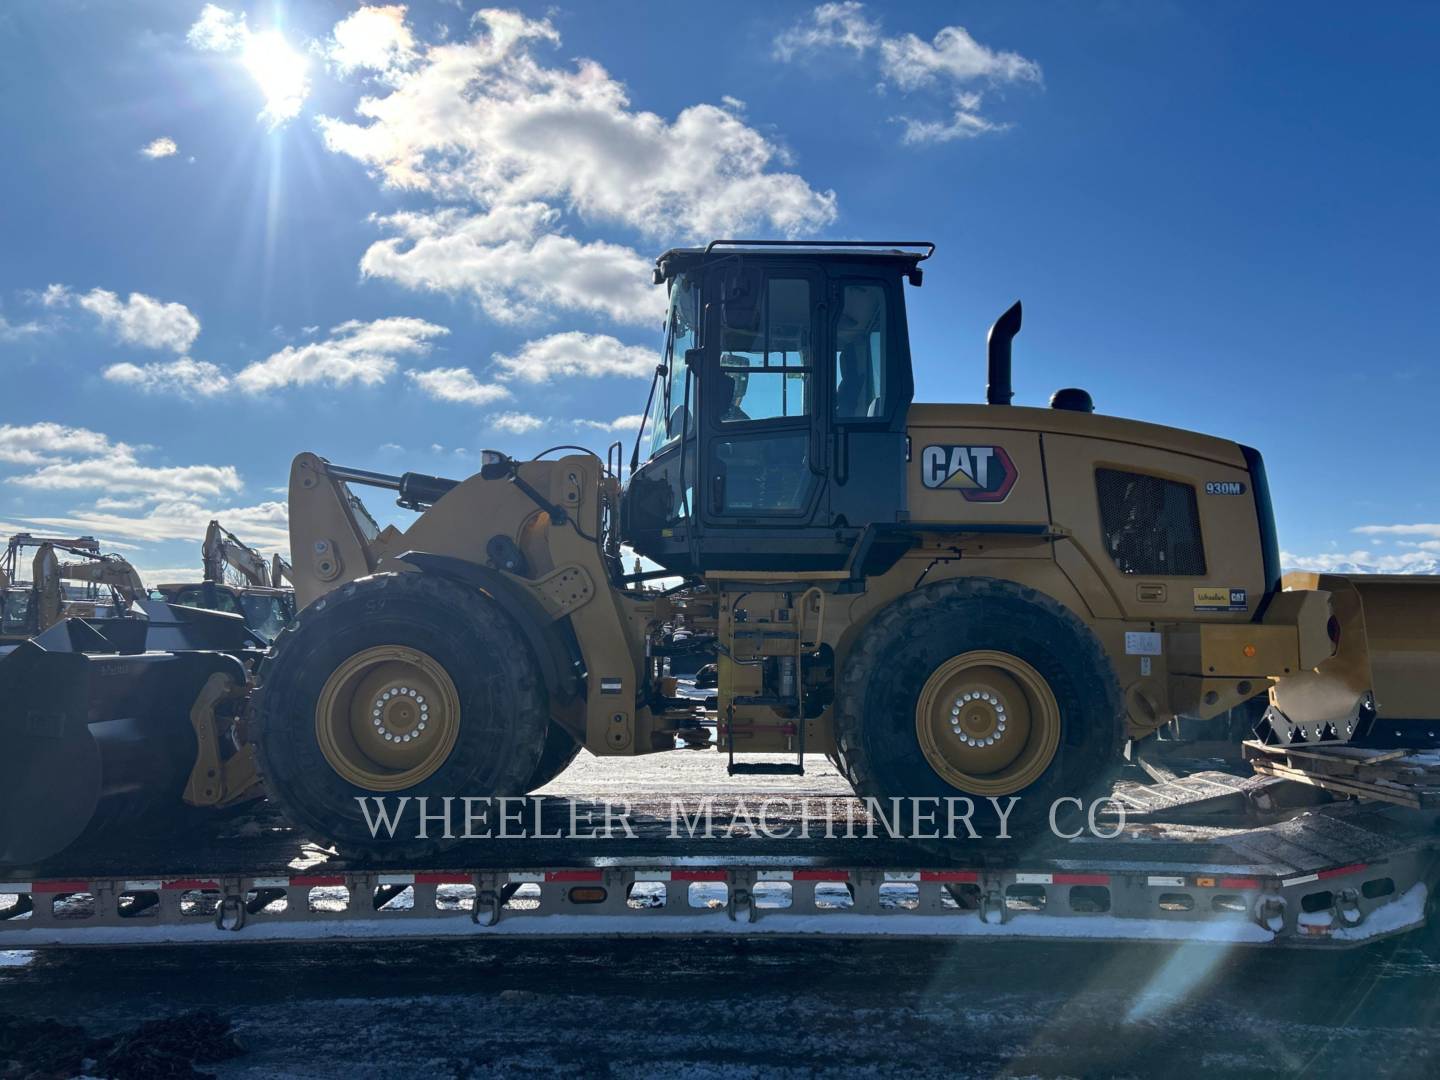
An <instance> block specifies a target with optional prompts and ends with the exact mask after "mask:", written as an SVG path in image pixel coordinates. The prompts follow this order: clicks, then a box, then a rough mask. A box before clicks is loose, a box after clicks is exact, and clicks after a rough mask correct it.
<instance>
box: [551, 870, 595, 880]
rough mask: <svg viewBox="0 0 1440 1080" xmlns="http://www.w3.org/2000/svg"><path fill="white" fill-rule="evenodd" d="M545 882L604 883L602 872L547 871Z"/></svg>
mask: <svg viewBox="0 0 1440 1080" xmlns="http://www.w3.org/2000/svg"><path fill="white" fill-rule="evenodd" d="M545 880H546V881H604V880H605V871H603V870H547V871H545Z"/></svg>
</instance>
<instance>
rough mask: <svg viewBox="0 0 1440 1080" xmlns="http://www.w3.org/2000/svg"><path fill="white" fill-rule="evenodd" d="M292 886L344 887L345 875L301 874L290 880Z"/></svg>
mask: <svg viewBox="0 0 1440 1080" xmlns="http://www.w3.org/2000/svg"><path fill="white" fill-rule="evenodd" d="M290 884H291V885H344V884H345V875H344V874H300V875H298V876H296V877H292V878H291V879H290Z"/></svg>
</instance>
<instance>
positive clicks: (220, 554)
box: [153, 521, 295, 641]
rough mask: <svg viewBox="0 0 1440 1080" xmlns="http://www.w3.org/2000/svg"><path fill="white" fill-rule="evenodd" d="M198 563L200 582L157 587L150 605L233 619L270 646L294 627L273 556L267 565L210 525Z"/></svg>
mask: <svg viewBox="0 0 1440 1080" xmlns="http://www.w3.org/2000/svg"><path fill="white" fill-rule="evenodd" d="M200 560H201V566H202V568H203V571H204V580H203V581H200V582H189V583H180V584H165V585H158V586H156V587H155V590H154V593H153V595H154V597H155V599H158V600H164V601H166V602H167V603H171V604H179V605H181V606H183V607H198V608H206V609H208V610H210V611H225V612H229V613H230V614H232V615H239V616H240V617H241V618H243V619H244V620H245V625H246V626H248V627H249V628H250V629H251V631H253V632H254V633H255V634H257V635H259V636H260V637H262V638H264V639H265V640H266V641H273V640H274V639H275V636H276V635H277V634H279V633H280V631H281V630H283V629H285V627H287V626H289V625H290V623H291V622H293V621H294V619H295V592H294V589H293V588H287V587H283V586H281V585H280V581H281V578H282V577H283V578H285V580H290V578H289V572H290V565H289V563H287V562H286V561H285V560H284V559H282V558H281V557H280V554H279V553H278V552H276V553H275V555H274V556H272V558H271V559H270V561H269V562H268V563H267V562H266V560H265V557H264V556H263V555H261V554H260V552H258V551H256V550H255V549H254V548H252V547H251V546H250V545H249V544H247V543H245V542H244V541H243V540H241V539H240V538H239V537H238V536H236V535H235V534H234V533H232V532H231V531H230V530H228V529H226V528H225V527H224V526H223V525H221V524H220V522H218V521H211V522H210V524H209V526H208V527H207V528H206V530H205V541H204V543H203V544H202V545H201V548H200ZM227 570H228V571H229V574H228V575H227ZM234 579H238V580H234Z"/></svg>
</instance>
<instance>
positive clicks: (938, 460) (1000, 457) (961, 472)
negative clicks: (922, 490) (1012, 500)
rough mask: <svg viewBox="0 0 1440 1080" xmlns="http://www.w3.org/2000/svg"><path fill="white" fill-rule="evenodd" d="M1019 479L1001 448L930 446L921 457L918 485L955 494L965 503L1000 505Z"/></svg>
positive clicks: (1011, 462) (1012, 463)
mask: <svg viewBox="0 0 1440 1080" xmlns="http://www.w3.org/2000/svg"><path fill="white" fill-rule="evenodd" d="M1018 475H1019V473H1018V471H1017V470H1016V468H1015V463H1014V462H1013V461H1011V460H1010V455H1009V454H1007V453H1006V452H1005V448H1004V447H1003V446H950V445H939V444H935V445H931V446H927V447H925V449H924V450H923V451H922V452H921V454H920V482H921V483H922V484H924V485H925V486H926V487H927V488H930V489H932V490H940V489H946V490H951V491H958V492H959V493H960V494H961V496H962V497H963V498H964V499H965V500H966V501H967V502H1000V501H1002V500H1003V499H1004V498H1005V496H1007V495H1009V494H1010V489H1011V488H1013V487H1014V486H1015V479H1016V477H1017V476H1018Z"/></svg>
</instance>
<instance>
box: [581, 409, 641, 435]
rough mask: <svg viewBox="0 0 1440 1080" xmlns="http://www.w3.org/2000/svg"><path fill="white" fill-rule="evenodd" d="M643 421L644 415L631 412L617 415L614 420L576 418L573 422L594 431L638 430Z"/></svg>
mask: <svg viewBox="0 0 1440 1080" xmlns="http://www.w3.org/2000/svg"><path fill="white" fill-rule="evenodd" d="M644 421H645V417H643V416H641V415H640V414H639V413H632V414H631V415H629V416H617V417H616V418H615V419H614V420H577V421H575V423H577V424H578V425H580V426H581V427H588V428H594V429H595V430H596V431H639V430H640V425H641V424H642V423H644Z"/></svg>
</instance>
